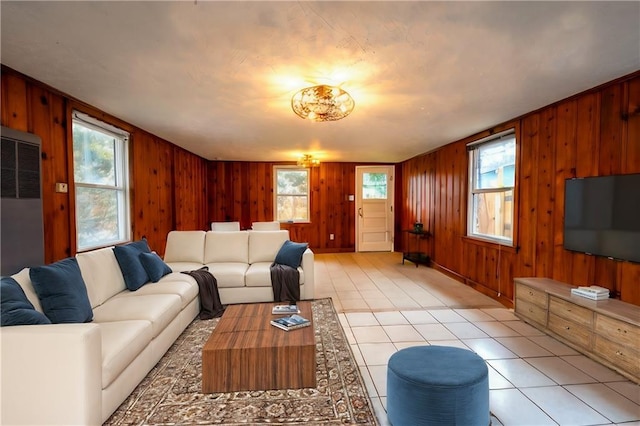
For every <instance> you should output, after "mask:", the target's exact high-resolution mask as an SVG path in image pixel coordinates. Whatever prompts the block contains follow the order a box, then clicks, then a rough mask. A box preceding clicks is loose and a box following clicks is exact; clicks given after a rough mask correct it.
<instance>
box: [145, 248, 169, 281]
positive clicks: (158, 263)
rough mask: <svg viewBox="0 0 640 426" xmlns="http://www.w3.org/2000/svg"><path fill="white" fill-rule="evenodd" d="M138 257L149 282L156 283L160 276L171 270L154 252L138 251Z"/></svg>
mask: <svg viewBox="0 0 640 426" xmlns="http://www.w3.org/2000/svg"><path fill="white" fill-rule="evenodd" d="M138 258H139V259H140V263H141V264H142V267H143V268H144V270H145V271H146V272H147V275H148V276H149V279H150V280H151V282H154V283H157V282H158V281H160V278H162V277H164V276H165V275H167V274H170V273H171V272H173V271H172V270H171V268H170V267H169V265H167V264H166V263H164V262H163V261H162V259H160V256H158V255H157V254H156V253H140V254H139V255H138Z"/></svg>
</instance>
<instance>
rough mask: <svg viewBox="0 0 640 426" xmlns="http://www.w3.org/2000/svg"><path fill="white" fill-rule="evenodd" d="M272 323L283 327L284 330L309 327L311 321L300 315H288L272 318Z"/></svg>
mask: <svg viewBox="0 0 640 426" xmlns="http://www.w3.org/2000/svg"><path fill="white" fill-rule="evenodd" d="M271 325H273V326H275V327H278V328H281V329H283V330H284V331H289V330H295V329H297V328H303V327H308V326H310V325H311V321H309V320H308V319H306V318H304V317H301V316H300V315H291V316H288V317H280V318H276V319H274V320H271Z"/></svg>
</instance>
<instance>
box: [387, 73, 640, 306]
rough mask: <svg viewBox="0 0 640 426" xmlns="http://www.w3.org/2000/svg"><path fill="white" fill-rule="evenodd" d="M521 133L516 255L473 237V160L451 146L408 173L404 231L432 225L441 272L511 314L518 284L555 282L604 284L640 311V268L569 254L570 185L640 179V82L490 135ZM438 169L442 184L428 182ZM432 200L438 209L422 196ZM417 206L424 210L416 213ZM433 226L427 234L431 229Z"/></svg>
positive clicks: (634, 79)
mask: <svg viewBox="0 0 640 426" xmlns="http://www.w3.org/2000/svg"><path fill="white" fill-rule="evenodd" d="M510 126H514V127H516V136H517V137H518V150H519V151H518V152H519V154H518V157H519V158H518V170H517V171H516V173H517V174H516V203H517V206H516V208H517V219H516V239H515V247H514V248H502V247H499V246H497V245H495V244H491V243H485V242H479V241H476V240H472V239H470V238H467V237H464V235H465V232H466V207H465V206H466V201H467V193H466V186H465V182H467V179H468V170H467V167H468V165H467V153H466V152H465V151H464V150H463V149H460V148H459V147H460V146H461V143H467V142H469V141H471V140H473V139H477V138H481V137H484V136H486V135H487V134H489V133H490V131H487V132H483V133H481V134H478V135H475V136H474V137H470V138H467V139H465V140H463V141H459V142H455V143H452V144H450V145H446V146H444V147H442V148H440V149H438V150H436V151H435V152H432V153H429V154H426V155H422V156H418V157H415V158H412V159H410V160H407V161H405V162H403V163H402V165H401V166H402V185H401V188H402V190H403V191H404V192H403V195H402V199H404V200H407V202H406V203H403V204H402V207H403V208H404V209H405V210H404V211H403V212H401V214H399V215H398V217H399V218H400V220H401V221H402V224H401V227H403V228H407V227H410V226H412V224H413V222H414V221H415V220H416V218H417V217H421V216H422V217H429V218H432V219H433V221H425V226H426V227H427V228H426V229H428V230H430V231H431V232H433V238H432V239H431V242H430V243H431V244H433V250H432V252H431V253H432V256H433V261H434V262H435V264H436V266H437V267H441V268H443V269H444V270H445V271H447V272H448V273H450V274H451V275H453V276H455V277H457V278H458V279H460V280H462V281H464V282H466V283H467V284H469V285H471V286H474V287H475V288H477V289H478V290H480V291H482V292H484V293H486V294H490V295H492V296H493V297H496V298H498V299H499V300H501V301H503V303H505V304H507V305H510V304H512V301H513V278H514V277H525V276H535V277H550V278H553V279H556V280H558V281H562V282H565V283H568V284H572V285H591V284H597V285H601V286H604V287H608V288H609V289H610V290H612V291H613V292H615V293H614V294H619V297H620V298H621V299H622V300H623V301H627V302H630V303H634V304H636V305H640V265H638V264H632V263H629V262H617V261H613V260H610V259H607V258H604V257H597V256H587V255H585V254H581V253H574V252H570V251H567V250H565V249H564V248H563V245H562V244H563V224H564V181H565V179H567V178H571V177H585V176H605V175H611V174H618V173H639V172H640V73H635V74H634V75H631V76H628V77H627V78H623V79H620V80H617V81H614V82H611V83H610V84H607V85H604V86H602V87H599V88H596V89H593V90H591V91H589V92H586V93H584V94H580V95H577V96H574V97H572V98H570V99H567V100H564V101H562V102H558V103H556V104H553V105H550V106H548V107H545V108H542V109H540V110H538V111H534V112H531V113H529V114H526V115H524V116H522V117H520V118H518V119H517V120H515V122H513V123H505V124H503V125H501V126H498V127H497V128H494V129H491V131H499V130H500V129H503V128H507V127H510ZM425 163H430V164H433V170H434V173H433V175H428V174H425V173H423V172H422V170H423V168H424V165H425ZM423 188H427V190H428V191H431V192H432V193H433V198H432V201H427V200H430V198H429V197H424V196H423V193H422V190H423ZM416 204H417V206H416ZM427 223H428V226H427Z"/></svg>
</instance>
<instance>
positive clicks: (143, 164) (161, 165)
mask: <svg viewBox="0 0 640 426" xmlns="http://www.w3.org/2000/svg"><path fill="white" fill-rule="evenodd" d="M130 152H131V156H130V159H131V179H130V181H131V204H132V206H131V211H132V212H133V216H132V225H133V238H134V239H139V238H142V237H145V238H146V239H147V241H148V242H149V246H150V247H151V248H152V249H153V250H156V251H157V252H158V253H159V254H161V255H162V254H164V246H165V243H166V236H167V234H168V233H169V231H171V230H172V229H175V226H174V215H173V197H172V191H173V176H172V173H171V172H172V170H171V165H172V163H173V155H172V154H173V151H172V145H171V144H170V143H168V142H166V141H164V140H162V139H159V138H157V137H155V136H153V135H151V134H149V133H147V132H144V131H136V132H134V134H133V135H132V136H131V150H130Z"/></svg>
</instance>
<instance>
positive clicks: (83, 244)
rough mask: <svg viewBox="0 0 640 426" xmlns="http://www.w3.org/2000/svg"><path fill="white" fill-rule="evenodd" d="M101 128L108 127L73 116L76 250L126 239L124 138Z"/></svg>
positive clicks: (126, 190)
mask: <svg viewBox="0 0 640 426" xmlns="http://www.w3.org/2000/svg"><path fill="white" fill-rule="evenodd" d="M80 117H81V118H80ZM94 121H95V122H96V123H97V124H94ZM101 124H102V125H105V126H109V125H107V124H105V123H100V122H98V121H97V120H94V119H92V118H91V117H88V116H84V115H83V114H80V113H78V112H75V113H74V119H73V176H74V183H75V197H76V234H77V248H78V250H85V249H88V248H93V247H99V246H103V245H109V244H115V243H118V242H123V241H127V240H128V239H129V228H130V226H129V197H128V185H127V175H126V170H128V167H127V163H126V162H127V156H126V143H127V134H126V133H125V132H123V131H120V130H119V129H116V130H117V131H119V133H116V132H113V131H111V130H110V129H108V128H104V129H103V128H101V127H100V125H101Z"/></svg>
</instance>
